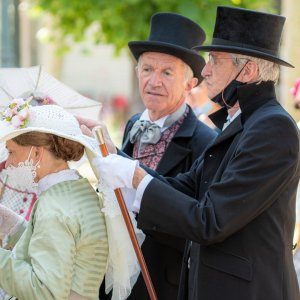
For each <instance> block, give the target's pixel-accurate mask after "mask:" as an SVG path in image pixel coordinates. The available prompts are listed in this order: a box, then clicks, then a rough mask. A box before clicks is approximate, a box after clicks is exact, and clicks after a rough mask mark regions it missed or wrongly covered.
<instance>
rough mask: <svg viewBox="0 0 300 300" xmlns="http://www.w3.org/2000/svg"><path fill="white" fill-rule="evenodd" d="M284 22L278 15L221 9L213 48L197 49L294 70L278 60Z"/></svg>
mask: <svg viewBox="0 0 300 300" xmlns="http://www.w3.org/2000/svg"><path fill="white" fill-rule="evenodd" d="M284 21H285V18H284V17H282V16H278V15H273V14H268V13H263V12H257V11H253V10H246V9H242V8H234V7H226V6H219V7H218V9H217V17H216V24H215V29H214V34H213V40H212V44H211V45H210V46H202V45H199V46H197V47H195V48H194V49H197V50H201V51H222V52H231V53H239V54H245V55H249V56H253V57H258V58H263V59H266V60H269V61H272V62H275V63H277V64H280V65H284V66H287V67H293V66H292V65H291V64H289V63H288V62H286V61H284V60H282V59H280V58H279V57H278V52H279V44H280V37H281V33H282V29H283V24H284Z"/></svg>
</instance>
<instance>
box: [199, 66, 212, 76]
mask: <svg viewBox="0 0 300 300" xmlns="http://www.w3.org/2000/svg"><path fill="white" fill-rule="evenodd" d="M210 74H211V64H210V62H207V63H206V64H205V66H204V68H203V69H202V71H201V76H202V77H203V78H205V77H206V76H209V75H210Z"/></svg>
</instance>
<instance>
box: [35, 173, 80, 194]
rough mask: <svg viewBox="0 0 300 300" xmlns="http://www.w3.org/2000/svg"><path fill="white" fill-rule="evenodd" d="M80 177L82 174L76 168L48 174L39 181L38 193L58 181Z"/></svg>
mask: <svg viewBox="0 0 300 300" xmlns="http://www.w3.org/2000/svg"><path fill="white" fill-rule="evenodd" d="M79 178H80V175H79V174H78V172H77V171H76V170H74V169H66V170H62V171H59V172H57V173H51V174H48V175H46V176H45V177H43V178H42V179H41V180H40V181H39V182H38V195H40V194H41V193H42V192H44V191H46V190H48V189H49V188H50V187H52V186H53V185H55V184H57V183H60V182H64V181H68V180H78V179H79Z"/></svg>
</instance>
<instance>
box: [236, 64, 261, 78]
mask: <svg viewBox="0 0 300 300" xmlns="http://www.w3.org/2000/svg"><path fill="white" fill-rule="evenodd" d="M257 76H258V65H257V64H256V62H254V61H251V60H250V61H248V62H247V63H246V65H245V66H244V68H243V71H242V72H241V74H240V75H239V77H238V78H237V80H238V81H241V82H245V83H248V82H249V83H250V82H254V81H256V79H257Z"/></svg>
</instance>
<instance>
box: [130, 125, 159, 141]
mask: <svg viewBox="0 0 300 300" xmlns="http://www.w3.org/2000/svg"><path fill="white" fill-rule="evenodd" d="M160 136H161V128H160V127H159V126H158V125H157V124H155V123H151V122H150V121H146V120H137V121H136V122H135V123H134V124H133V126H132V128H131V130H130V133H129V137H130V142H131V143H135V142H136V141H137V140H138V139H140V140H139V142H140V145H145V144H152V145H153V144H156V143H157V142H158V141H159V140H160Z"/></svg>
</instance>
